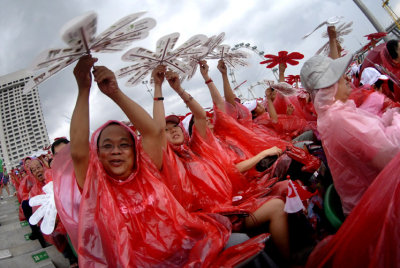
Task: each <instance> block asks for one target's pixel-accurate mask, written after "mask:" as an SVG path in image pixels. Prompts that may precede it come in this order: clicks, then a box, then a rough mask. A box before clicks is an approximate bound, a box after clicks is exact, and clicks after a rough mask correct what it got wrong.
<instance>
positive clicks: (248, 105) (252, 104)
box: [243, 100, 257, 112]
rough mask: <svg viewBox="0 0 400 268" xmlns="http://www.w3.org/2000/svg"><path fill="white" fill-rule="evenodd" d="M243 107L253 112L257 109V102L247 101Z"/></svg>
mask: <svg viewBox="0 0 400 268" xmlns="http://www.w3.org/2000/svg"><path fill="white" fill-rule="evenodd" d="M243 105H244V106H245V107H246V108H247V109H249V111H250V112H251V111H253V110H254V109H255V108H256V107H257V100H250V101H245V102H244V103H243Z"/></svg>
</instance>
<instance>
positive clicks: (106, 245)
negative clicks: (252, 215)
mask: <svg viewBox="0 0 400 268" xmlns="http://www.w3.org/2000/svg"><path fill="white" fill-rule="evenodd" d="M114 122H115V121H114ZM109 123H110V122H107V123H106V124H104V125H103V126H102V127H100V128H99V129H98V130H97V131H96V132H95V133H94V134H93V135H92V139H91V148H90V150H91V152H90V162H89V168H88V172H87V176H86V181H85V186H84V189H83V193H82V200H81V205H80V212H79V236H78V240H79V242H78V254H79V265H80V266H82V267H150V266H152V267H154V266H163V267H183V266H184V267H188V266H208V265H210V264H211V263H213V261H214V260H216V258H217V256H218V254H219V253H220V251H221V250H222V249H223V247H224V246H225V243H226V241H227V239H228V237H229V235H230V230H229V226H226V224H228V225H229V222H228V221H227V219H226V218H225V217H222V218H221V216H218V215H214V216H213V217H211V216H208V215H206V214H202V213H200V214H199V213H193V214H191V213H188V212H187V211H185V210H184V208H183V207H182V206H181V205H180V204H179V203H178V202H177V201H176V199H175V198H174V197H173V195H172V194H171V192H170V191H169V190H168V189H167V187H166V186H165V185H164V184H163V183H162V182H161V177H160V173H159V172H158V170H157V169H156V167H155V166H154V164H153V163H152V162H151V160H150V159H149V157H148V156H147V154H146V153H144V152H143V151H142V147H141V143H140V141H138V140H137V139H136V136H135V134H134V133H133V132H132V131H130V129H129V128H128V127H126V126H124V125H123V124H121V123H120V125H121V126H122V127H124V128H126V129H127V130H128V131H130V133H131V134H132V136H133V137H134V140H135V149H136V160H135V161H136V163H135V170H134V171H133V173H132V174H131V175H130V177H129V178H127V179H126V180H125V181H117V180H115V179H113V178H112V177H110V176H108V175H107V174H106V172H105V171H104V168H103V166H102V164H101V163H100V161H99V159H98V156H97V139H98V136H99V133H100V131H101V130H102V129H103V128H104V127H106V126H107V125H108V124H109ZM216 219H218V220H216ZM221 222H222V223H223V224H222V223H221Z"/></svg>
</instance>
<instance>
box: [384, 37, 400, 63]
mask: <svg viewBox="0 0 400 268" xmlns="http://www.w3.org/2000/svg"><path fill="white" fill-rule="evenodd" d="M398 46H399V41H397V40H393V39H392V40H390V41H388V42H387V43H386V48H387V50H388V52H389V55H390V57H392V59H394V60H395V59H397V57H398V56H399V55H398V54H397V51H396V50H397V48H398Z"/></svg>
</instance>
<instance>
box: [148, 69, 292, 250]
mask: <svg viewBox="0 0 400 268" xmlns="http://www.w3.org/2000/svg"><path fill="white" fill-rule="evenodd" d="M155 72H156V76H154V77H156V78H155V79H154V81H155V90H154V100H155V101H154V108H153V109H154V110H153V116H154V119H155V120H156V121H157V122H158V124H159V125H161V126H162V127H165V130H166V132H165V134H166V135H165V137H164V139H165V141H164V147H165V150H166V153H165V156H166V157H165V160H166V161H168V162H167V163H168V164H166V165H164V170H163V172H164V174H165V179H166V181H165V183H166V185H167V186H168V187H169V188H170V189H171V191H172V192H173V193H174V194H175V195H176V196H178V197H177V198H178V200H181V202H182V204H183V205H184V206H190V205H192V204H193V206H192V207H191V208H189V209H201V210H202V211H213V212H220V213H223V214H224V213H228V214H229V213H233V214H234V213H235V212H238V211H242V212H248V213H251V214H252V216H253V217H250V216H248V217H246V218H244V221H243V222H242V223H244V226H243V227H244V228H247V229H249V228H253V227H256V226H259V225H261V224H265V223H266V222H269V224H270V225H269V226H270V232H271V234H272V239H273V240H274V242H275V244H276V245H277V247H278V248H279V250H280V252H281V253H282V255H283V256H285V257H288V255H289V242H288V230H287V215H286V213H285V212H284V211H283V207H284V202H283V201H282V200H281V199H279V198H272V197H265V198H259V199H256V198H253V199H251V198H249V199H247V200H244V201H243V202H242V203H240V202H239V203H235V201H236V200H235V197H234V193H233V187H232V182H231V181H230V179H229V177H228V176H227V173H226V169H228V168H230V167H228V166H223V164H222V162H220V161H215V160H216V159H215V157H213V154H215V155H220V154H221V151H219V150H220V149H219V148H218V147H214V146H218V142H216V141H215V137H214V136H213V135H212V133H211V131H210V130H209V129H208V128H207V120H206V113H205V111H204V109H203V108H202V107H201V106H200V104H199V103H197V102H196V101H195V100H194V99H193V97H192V96H190V94H188V93H187V92H186V91H184V89H183V88H182V87H181V84H180V81H179V76H178V74H177V73H174V72H172V71H167V72H165V66H158V67H157V68H156V70H155ZM164 75H165V76H166V79H167V81H168V83H169V84H170V86H171V87H172V88H173V89H174V90H175V91H176V92H177V93H178V95H179V96H180V97H181V98H182V99H183V101H184V102H185V103H186V105H187V106H188V107H189V109H190V110H191V111H192V113H193V117H194V126H193V134H192V137H191V140H190V141H189V140H188V138H186V140H185V135H187V133H185V132H184V131H183V127H182V125H181V124H179V122H176V121H174V120H171V119H170V118H171V117H167V118H166V119H165V112H164V105H163V103H162V102H161V101H160V100H162V97H161V96H162V92H161V85H162V82H163V80H164ZM207 82H208V83H207ZM210 83H212V81H211V82H210V81H209V79H206V84H210ZM160 98H161V99H160ZM279 152H281V151H280V150H279V149H278V148H274V149H272V150H270V152H269V154H270V155H273V154H279ZM168 167H173V168H172V170H171V169H168ZM190 189H192V190H193V192H192V193H190V192H189V190H190ZM180 194H182V195H183V196H187V197H188V198H189V200H190V201H191V202H192V203H191V204H187V203H189V202H188V201H187V199H186V198H182V197H180V196H179V195H180ZM183 202H185V203H183Z"/></svg>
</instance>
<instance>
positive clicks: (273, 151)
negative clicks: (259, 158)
mask: <svg viewBox="0 0 400 268" xmlns="http://www.w3.org/2000/svg"><path fill="white" fill-rule="evenodd" d="M263 152H264V153H265V156H272V155H277V156H280V155H281V154H282V150H281V149H279V148H278V147H276V146H274V147H271V148H269V149H267V150H264V151H263Z"/></svg>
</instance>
